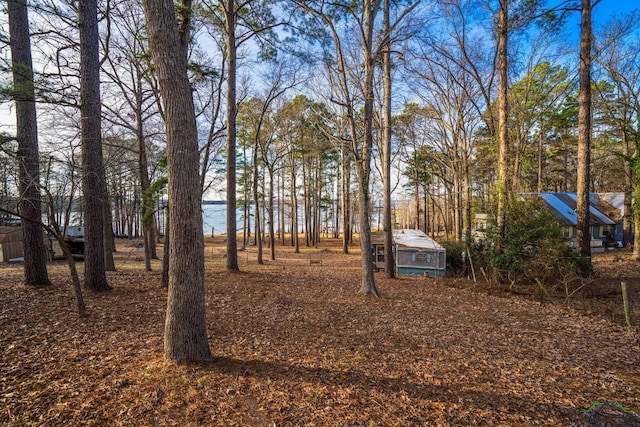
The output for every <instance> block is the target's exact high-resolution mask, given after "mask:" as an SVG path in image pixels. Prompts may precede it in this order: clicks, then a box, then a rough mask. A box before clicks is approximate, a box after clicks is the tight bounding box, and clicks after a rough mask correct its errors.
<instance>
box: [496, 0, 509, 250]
mask: <svg viewBox="0 0 640 427" xmlns="http://www.w3.org/2000/svg"><path fill="white" fill-rule="evenodd" d="M508 8H509V6H508V0H500V12H499V16H498V75H499V78H498V135H497V137H498V179H497V182H496V197H497V199H498V212H497V237H496V244H495V251H496V252H497V253H501V252H502V240H503V239H504V235H505V220H506V210H507V198H508V194H509V193H508V189H507V182H508V178H507V155H508V143H509V142H508V137H509V136H508V126H507V117H508V115H509V105H508V101H507V96H508V81H507V67H508V62H507V43H508V39H507V38H508V32H509V28H508V19H509V9H508Z"/></svg>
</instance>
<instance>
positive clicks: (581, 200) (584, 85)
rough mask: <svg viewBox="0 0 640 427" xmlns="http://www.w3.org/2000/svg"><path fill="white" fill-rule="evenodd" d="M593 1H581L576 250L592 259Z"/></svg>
mask: <svg viewBox="0 0 640 427" xmlns="http://www.w3.org/2000/svg"><path fill="white" fill-rule="evenodd" d="M591 30H592V26H591V0H582V12H581V26H580V89H579V91H580V95H579V107H578V173H577V174H578V177H577V185H576V197H577V207H576V210H577V215H578V226H577V230H578V236H577V240H576V249H577V251H578V253H579V254H580V255H581V256H583V257H590V256H591V224H590V214H589V182H590V176H591V169H590V168H591V165H590V163H591V39H592V33H591Z"/></svg>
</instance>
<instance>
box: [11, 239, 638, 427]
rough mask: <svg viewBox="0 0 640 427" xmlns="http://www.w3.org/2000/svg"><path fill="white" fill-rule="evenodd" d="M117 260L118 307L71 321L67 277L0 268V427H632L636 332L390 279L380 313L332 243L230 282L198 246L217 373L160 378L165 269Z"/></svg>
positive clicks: (220, 253) (595, 316) (124, 255)
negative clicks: (605, 405)
mask: <svg viewBox="0 0 640 427" xmlns="http://www.w3.org/2000/svg"><path fill="white" fill-rule="evenodd" d="M119 244H120V247H119V252H118V253H117V257H116V267H117V269H118V271H117V272H113V273H109V275H108V278H109V282H110V284H111V285H112V286H113V290H111V291H109V292H106V293H101V294H95V293H89V292H85V300H86V303H87V309H88V313H89V316H88V317H86V318H81V319H80V318H78V317H77V315H76V313H75V312H74V308H75V305H74V304H75V303H74V300H73V293H72V290H71V285H70V281H69V280H68V275H67V271H66V269H65V265H64V263H63V262H62V261H56V262H54V263H53V264H52V265H51V269H50V274H51V277H52V280H53V282H54V286H52V287H49V288H45V289H28V288H26V287H24V286H23V285H21V284H20V280H21V274H22V271H21V268H22V266H20V265H6V264H5V265H1V266H0V425H3V426H26V425H43V426H59V425H87V426H91V425H109V426H131V425H142V426H146V425H148V426H201V425H202V426H207V425H211V426H218V425H219V426H298V425H304V426H346V425H352V426H364V425H366V426H396V425H405V426H424V425H443V426H445V425H446V426H469V425H487V426H518V425H522V426H529V425H544V426H553V425H558V426H560V425H562V426H566V425H572V423H574V420H575V419H576V417H577V416H579V415H580V414H581V411H582V410H584V409H586V408H588V407H589V406H590V405H592V404H593V403H594V402H596V401H600V402H604V401H607V402H614V401H617V402H620V403H621V404H622V405H623V406H624V407H625V408H627V409H630V410H633V411H635V412H637V411H639V410H640V372H639V368H638V367H639V364H638V362H639V357H640V342H639V340H638V337H639V334H638V329H637V328H636V327H634V328H627V327H626V326H625V325H624V321H622V322H620V316H619V315H618V314H616V316H617V317H616V316H614V317H612V318H608V317H607V316H606V313H598V310H594V307H595V306H596V305H595V304H593V303H591V305H589V304H587V305H586V306H584V307H581V308H580V307H579V308H580V309H576V308H567V307H566V306H565V305H564V304H560V305H558V304H556V305H551V304H540V303H539V302H536V301H533V300H532V299H530V298H526V297H521V296H515V297H514V296H513V295H511V296H508V297H504V295H491V294H489V293H488V292H486V290H485V289H482V287H481V286H480V285H476V284H473V283H472V282H469V281H467V282H465V281H461V279H449V278H445V279H438V280H435V279H428V278H423V277H418V278H400V279H396V280H388V279H385V278H384V275H383V274H384V273H377V274H376V279H377V283H378V286H379V288H380V290H381V292H382V294H383V296H382V297H381V298H370V297H363V296H361V295H359V294H358V293H357V290H358V289H359V283H360V279H359V277H360V275H359V266H360V262H359V255H358V254H357V253H355V252H356V251H355V250H354V251H353V252H354V253H353V254H349V255H344V254H342V253H341V252H340V248H339V246H338V243H337V242H333V243H332V245H333V246H331V245H329V246H327V244H326V243H325V244H324V246H321V248H319V249H307V248H303V249H302V253H301V254H294V253H293V252H292V250H291V249H290V248H282V247H278V251H277V260H276V261H269V260H265V262H266V264H265V265H258V264H257V263H256V262H255V248H253V247H251V248H249V249H248V250H247V251H246V252H241V253H240V265H241V269H242V272H240V273H230V272H227V271H226V270H225V269H224V265H225V260H224V243H223V242H222V240H221V239H216V241H215V242H213V241H212V240H211V239H208V241H207V248H206V251H207V252H206V256H207V283H206V288H207V294H206V298H207V302H206V304H207V310H208V311H207V316H208V317H207V323H208V331H209V335H210V344H211V349H212V351H213V354H214V355H215V360H214V361H213V362H211V363H208V364H202V365H187V366H178V365H175V364H173V363H170V362H166V361H164V360H163V349H162V346H163V341H162V333H163V325H164V323H163V322H164V309H165V301H166V293H165V290H164V289H163V288H161V287H160V286H159V279H160V278H159V270H160V264H159V263H158V262H154V264H153V268H154V270H155V271H153V272H145V271H143V262H142V259H141V254H140V253H139V252H136V251H135V249H134V246H133V245H132V243H130V242H119ZM319 253H321V254H322V265H319V264H313V265H310V263H309V260H310V256H311V254H312V256H313V257H314V259H315V258H317V256H318V254H319ZM620 256H623V255H620V254H617V255H610V259H608V258H603V261H602V262H600V264H597V267H598V266H599V265H605V266H606V265H610V264H611V263H612V262H617V261H616V260H617V258H616V257H620ZM265 258H266V256H265ZM622 262H625V263H626V264H624V265H625V268H627V269H628V271H624V269H623V268H621V267H620V266H621V265H622ZM80 269H82V268H81V265H80ZM636 270H637V268H635V266H634V264H632V263H630V262H629V261H624V260H623V261H621V262H620V263H619V264H616V268H610V269H608V270H606V271H607V272H608V273H607V274H610V275H609V276H606V275H602V274H601V275H600V280H599V282H598V283H600V285H602V286H605V287H606V286H611V289H614V288H615V286H619V281H620V278H621V277H622V278H624V279H625V280H628V281H629V282H630V286H631V288H632V291H633V292H635V293H632V295H633V296H634V298H635V297H636V295H637V288H638V277H636V276H637V275H638V273H637V271H636ZM598 283H594V285H593V286H592V288H593V287H594V286H595V287H596V288H597V287H598ZM614 285H615V286H614ZM615 289H617V288H615ZM491 293H494V294H495V293H496V291H495V290H492V291H491ZM587 294H588V293H587ZM607 295H608V294H607ZM588 297H589V295H586V296H585V298H588ZM615 297H616V299H617V300H618V303H617V306H618V307H621V306H622V303H621V302H620V301H619V299H620V296H619V295H615ZM596 299H597V298H596ZM633 302H634V304H635V305H634V309H635V307H637V305H640V301H639V300H638V299H637V298H636V299H635V301H633ZM577 305H580V304H577ZM634 315H635V312H634ZM634 320H635V322H637V321H638V317H635V319H634ZM636 324H637V323H636Z"/></svg>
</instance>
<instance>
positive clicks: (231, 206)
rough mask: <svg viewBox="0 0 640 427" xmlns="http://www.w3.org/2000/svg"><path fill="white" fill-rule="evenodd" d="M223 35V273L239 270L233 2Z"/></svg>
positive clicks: (232, 1)
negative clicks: (224, 126)
mask: <svg viewBox="0 0 640 427" xmlns="http://www.w3.org/2000/svg"><path fill="white" fill-rule="evenodd" d="M224 4H225V17H226V32H227V69H228V70H229V75H228V77H227V270H231V271H239V270H240V267H239V266H238V242H237V236H236V235H237V233H238V232H237V230H236V206H237V201H236V115H237V105H236V73H237V67H236V21H237V15H236V12H235V0H225V1H224Z"/></svg>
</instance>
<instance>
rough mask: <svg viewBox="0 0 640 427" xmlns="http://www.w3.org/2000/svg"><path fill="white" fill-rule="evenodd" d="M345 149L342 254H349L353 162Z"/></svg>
mask: <svg viewBox="0 0 640 427" xmlns="http://www.w3.org/2000/svg"><path fill="white" fill-rule="evenodd" d="M345 151H346V150H345V148H344V147H342V148H341V149H340V155H341V156H342V159H341V160H342V161H341V166H342V233H343V235H342V253H344V254H348V253H349V244H351V162H350V161H349V154H348V153H346V152H345Z"/></svg>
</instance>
